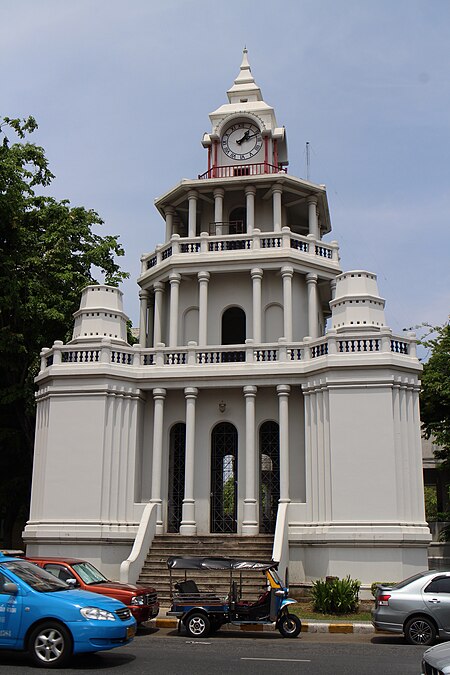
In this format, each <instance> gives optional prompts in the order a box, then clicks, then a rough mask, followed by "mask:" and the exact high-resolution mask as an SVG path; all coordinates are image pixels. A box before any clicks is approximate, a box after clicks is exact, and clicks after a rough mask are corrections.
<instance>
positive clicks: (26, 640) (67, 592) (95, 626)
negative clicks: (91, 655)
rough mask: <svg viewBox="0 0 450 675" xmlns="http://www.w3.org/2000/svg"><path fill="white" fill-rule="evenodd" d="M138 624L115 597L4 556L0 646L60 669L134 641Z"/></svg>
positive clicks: (0, 567) (0, 587)
mask: <svg viewBox="0 0 450 675" xmlns="http://www.w3.org/2000/svg"><path fill="white" fill-rule="evenodd" d="M135 633H136V620H135V618H134V617H133V616H132V615H131V612H130V610H129V609H128V608H127V607H125V605H124V604H123V603H122V602H120V601H119V600H116V599H114V598H108V597H106V596H104V595H98V594H94V593H90V592H88V591H84V590H79V589H75V588H71V587H70V586H69V585H68V584H67V583H65V582H64V581H61V580H60V579H57V578H56V577H55V576H54V575H53V574H50V573H49V572H47V571H46V570H44V569H41V568H40V567H38V566H37V565H35V564H34V563H32V562H30V561H28V560H24V559H20V558H13V557H9V556H5V555H3V554H1V553H0V647H1V648H3V649H12V650H20V651H28V652H29V654H30V656H31V658H32V659H33V661H34V662H35V663H36V664H37V665H41V666H46V667H47V668H52V667H60V666H61V665H63V664H64V663H65V662H66V661H67V660H68V659H69V658H70V656H71V655H72V654H77V653H83V652H97V651H101V650H107V649H113V648H114V647H118V646H120V645H125V644H127V643H128V642H130V641H131V640H132V639H133V637H134V635H135Z"/></svg>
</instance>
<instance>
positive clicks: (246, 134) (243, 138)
mask: <svg viewBox="0 0 450 675" xmlns="http://www.w3.org/2000/svg"><path fill="white" fill-rule="evenodd" d="M249 133H250V132H249V131H246V132H245V134H244V135H243V136H242V138H240V139H239V140H237V141H236V143H237V144H238V145H241V143H243V142H244V141H246V140H247V139H248V137H249V136H248V135H249Z"/></svg>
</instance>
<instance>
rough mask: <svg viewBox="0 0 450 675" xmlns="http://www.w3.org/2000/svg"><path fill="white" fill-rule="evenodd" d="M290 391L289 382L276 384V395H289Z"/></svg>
mask: <svg viewBox="0 0 450 675" xmlns="http://www.w3.org/2000/svg"><path fill="white" fill-rule="evenodd" d="M290 393H291V385H290V384H278V385H277V394H278V396H289V394H290Z"/></svg>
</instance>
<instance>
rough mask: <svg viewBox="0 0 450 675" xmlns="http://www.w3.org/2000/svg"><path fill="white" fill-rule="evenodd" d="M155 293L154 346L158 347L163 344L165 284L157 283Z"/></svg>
mask: <svg viewBox="0 0 450 675" xmlns="http://www.w3.org/2000/svg"><path fill="white" fill-rule="evenodd" d="M153 288H154V291H155V312H154V325H153V344H154V346H156V345H157V344H158V342H161V341H162V340H161V338H162V311H163V293H164V284H163V283H162V282H161V281H157V282H155V283H154V284H153Z"/></svg>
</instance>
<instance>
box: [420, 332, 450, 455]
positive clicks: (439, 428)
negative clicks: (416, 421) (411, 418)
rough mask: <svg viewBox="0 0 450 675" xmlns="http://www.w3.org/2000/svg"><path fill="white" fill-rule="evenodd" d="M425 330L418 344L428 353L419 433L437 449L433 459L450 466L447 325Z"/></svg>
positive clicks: (424, 368) (448, 337) (423, 382)
mask: <svg viewBox="0 0 450 675" xmlns="http://www.w3.org/2000/svg"><path fill="white" fill-rule="evenodd" d="M424 326H427V325H426V324H424ZM427 328H428V334H427V335H426V336H425V338H423V339H421V340H420V343H421V344H422V345H424V346H425V347H427V348H428V349H429V350H430V353H431V355H430V358H429V359H428V361H427V362H426V363H425V364H424V367H423V374H422V378H421V379H422V390H421V393H420V416H421V420H422V430H423V432H424V435H425V437H426V438H430V437H431V438H432V439H433V441H434V442H435V443H436V444H437V445H438V446H439V450H437V451H436V452H435V456H436V459H439V460H441V461H442V462H443V463H444V464H445V465H446V466H450V323H448V322H447V323H446V324H444V325H443V326H427Z"/></svg>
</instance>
